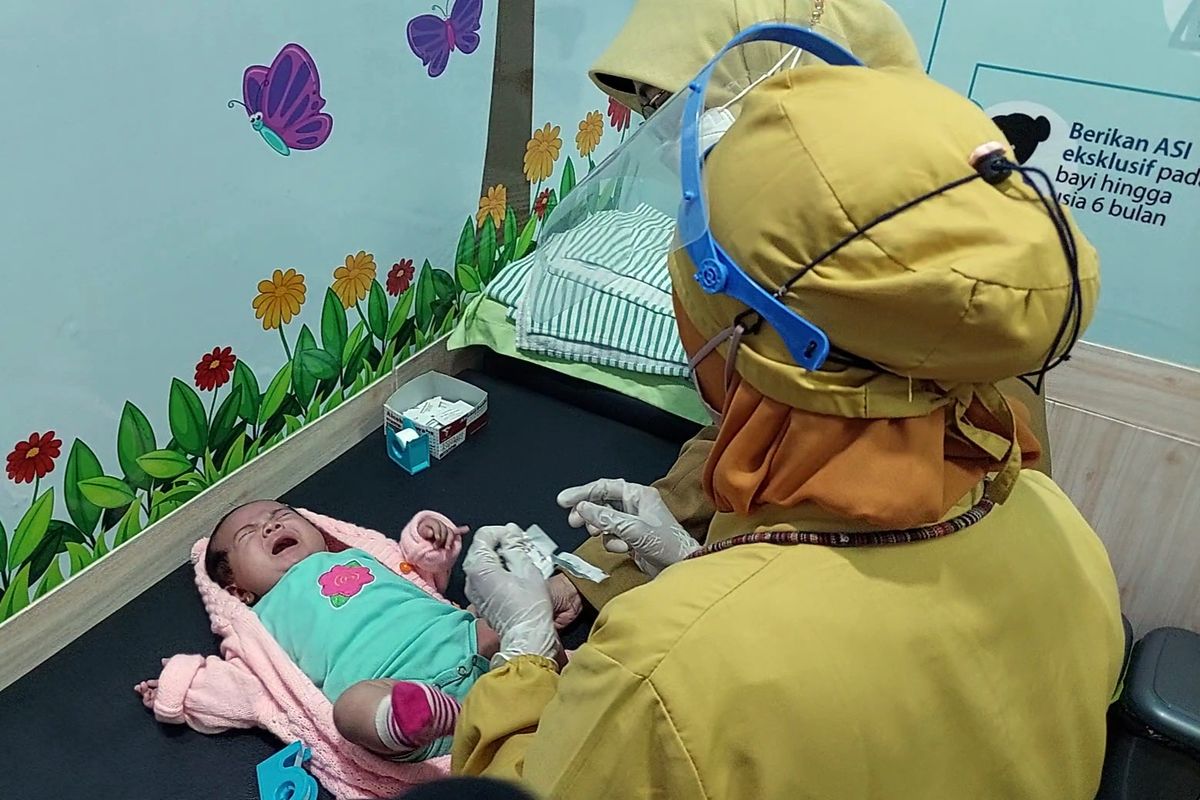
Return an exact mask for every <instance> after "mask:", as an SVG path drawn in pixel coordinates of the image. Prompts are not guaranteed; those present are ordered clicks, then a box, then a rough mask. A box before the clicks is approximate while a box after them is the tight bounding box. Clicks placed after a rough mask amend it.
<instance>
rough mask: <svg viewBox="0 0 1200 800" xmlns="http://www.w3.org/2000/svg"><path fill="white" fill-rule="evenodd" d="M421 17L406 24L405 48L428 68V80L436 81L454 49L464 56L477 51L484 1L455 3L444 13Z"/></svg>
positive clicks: (473, 0) (435, 7)
mask: <svg viewBox="0 0 1200 800" xmlns="http://www.w3.org/2000/svg"><path fill="white" fill-rule="evenodd" d="M434 10H436V11H441V12H442V16H440V17H439V16H437V15H436V14H422V15H421V16H419V17H417V18H416V19H414V20H412V21H411V22H409V23H408V46H409V47H411V48H412V51H413V53H415V54H416V56H417V57H418V58H420V59H421V64H422V65H423V66H426V67H428V68H429V77H431V78H436V77H437V76H438V75H441V74H442V73H443V72H445V71H446V65H447V64H449V63H450V54H451V53H452V52H454V50H455V48H457V49H458V50H460V51H461V52H462V53H464V54H467V55H469V54H471V53H474V52H475V51H476V50H477V49H478V48H479V20H480V17H482V16H483V0H456V2H455V3H454V5H453V6H452V7H451V9H450V13H449V14H447V13H446V12H445V11H444V10H442V9H441V8H438V7H437V6H434Z"/></svg>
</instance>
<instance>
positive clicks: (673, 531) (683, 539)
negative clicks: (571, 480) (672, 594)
mask: <svg viewBox="0 0 1200 800" xmlns="http://www.w3.org/2000/svg"><path fill="white" fill-rule="evenodd" d="M558 504H559V505H560V506H562V507H563V508H567V509H570V511H571V513H570V515H569V516H568V517H567V520H568V521H569V522H570V523H571V527H573V528H582V527H586V528H587V531H588V533H589V534H590V535H592V536H600V537H601V540H602V541H603V542H604V549H605V550H607V551H608V552H610V553H628V552H632V553H633V563H634V564H636V565H637V568H638V569H640V570H641V571H642V572H644V573H646V574H647V575H649V576H650V577H651V578H653V577H655V576H657V575H658V574H659V573H660V572H662V571H663V570H664V569H666V568H667V567H669V566H671V565H672V564H675V563H678V562H680V561H682V560H683V559H685V558H687V557H688V556H689V555H691V554H692V553H694V552H695V551H696V550H699V549H700V545H699V544H697V543H696V540H695V539H693V538H692V537H691V536H690V535H689V534H688V532H687V531H685V530H684V529H683V528H682V527H681V526H680V524H679V523H678V522H677V521H676V519H675V518H674V517H673V516H671V512H670V511H668V510H667V505H666V503H664V502H663V499H662V495H661V494H659V493H658V490H657V489H652V488H650V487H649V486H640V485H638V484H636V483H626V482H625V481H623V480H610V479H603V480H598V481H593V482H592V483H589V484H587V485H586V486H577V487H575V488H573V489H567V490H565V491H564V492H562V494H560V495H559V496H558Z"/></svg>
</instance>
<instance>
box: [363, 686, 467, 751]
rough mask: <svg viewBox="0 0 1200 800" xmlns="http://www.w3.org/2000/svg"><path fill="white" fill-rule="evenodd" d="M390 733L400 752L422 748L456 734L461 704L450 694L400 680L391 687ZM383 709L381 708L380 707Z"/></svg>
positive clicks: (388, 716)
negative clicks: (456, 723)
mask: <svg viewBox="0 0 1200 800" xmlns="http://www.w3.org/2000/svg"><path fill="white" fill-rule="evenodd" d="M384 702H386V703H387V704H388V705H389V706H390V709H389V711H390V713H389V714H388V715H387V732H388V734H389V738H390V739H391V740H392V741H390V742H389V741H388V740H387V738H384V737H382V733H383V732H382V731H380V734H381V737H380V738H384V743H385V744H388V745H392V744H394V745H396V746H395V748H394V749H396V750H397V751H405V750H408V751H412V750H420V749H421V748H422V747H425V746H426V745H429V744H430V743H432V742H434V741H435V740H437V739H440V738H441V737H443V736H449V735H451V734H452V733H454V723H455V722H456V721H457V720H458V711H459V704H458V701H457V700H455V699H454V698H453V697H451V696H450V695H448V694H446V693H445V692H443V691H442V690H441V689H438V688H436V687H433V686H427V685H426V684H423V683H413V682H411V681H400V682H398V683H397V684H396V685H395V686H393V687H392V695H391V697H390V698H389V699H388V700H386V701H384ZM380 710H381V711H382V709H380Z"/></svg>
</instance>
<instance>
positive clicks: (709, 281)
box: [678, 23, 865, 370]
mask: <svg viewBox="0 0 1200 800" xmlns="http://www.w3.org/2000/svg"><path fill="white" fill-rule="evenodd" d="M764 41H765V42H778V43H780V44H785V45H791V46H792V47H797V48H800V49H802V50H804V51H806V52H808V53H811V54H813V55H814V56H817V57H818V58H820V59H821V60H823V61H825V62H826V63H828V64H830V65H832V66H844V67H862V68H865V67H864V65H863V63H862V62H861V61H860V60H858V59H857V58H856V57H855V56H854V55H853V54H852V53H850V51H848V50H846V49H845V48H843V47H842V46H841V45H839V44H837V43H836V42H833V41H832V40H830V39H828V38H826V37H824V36H821V35H820V34H817V33H814V32H813V31H811V30H809V29H808V28H801V27H799V26H796V25H786V24H780V23H762V24H759V25H755V26H753V27H750V28H747V29H746V30H744V31H742V32H741V33H739V34H738V35H737V36H735V37H734V38H733V39H732V40H730V41H729V43H728V44H726V45H725V47H724V48H722V49H721V52H719V53H717V55H716V56H714V57H713V59H712V60H711V61H710V62H709V63H708V65H707V66H705V68H704V69H703V70H701V71H700V73H699V74H698V75H697V76H696V77H695V78H694V79H693V80H692V82H691V83H690V84H689V85H688V87H687V90H686V91H687V94H688V96H687V97H686V98H685V106H684V110H683V121H682V131H681V148H680V149H681V156H680V178H681V184H682V190H683V199H682V202H681V203H680V206H679V212H678V235H679V240H680V242H681V243H682V246H683V249H684V250H685V252H687V254H688V256H689V257H690V258H691V259H692V263H693V264H694V265H695V266H696V274H695V279H696V282H697V283H698V284H699V285H700V287H701V288H702V289H703V290H704V291H705V292H707V293H708V294H725V295H728V296H729V297H732V298H734V299H736V300H738V301H740V302H741V303H743V304H744V305H746V306H748V307H749V308H751V309H753V310H754V312H756V313H757V314H758V315H759V316H760V317H761V318H762V319H763V320H764V321H765V322H766V323H767V324H769V325H770V326H771V327H772V328H774V329H775V331H776V332H777V333H778V334H779V335H780V336H781V337H782V338H783V341H784V343H785V344H786V345H787V348H788V352H789V353H791V355H792V358H793V359H794V360H795V361H796V363H797V364H798V365H800V366H801V367H803V368H805V369H808V370H817V369H820V368H821V367H822V366H823V365H824V364H825V360H826V359H827V358H828V357H829V350H830V345H829V337H828V336H827V335H826V334H825V331H823V330H821V329H820V328H819V327H817V326H816V325H814V324H813V323H811V322H809V321H808V320H806V319H805V318H804V317H802V316H800V315H799V314H797V313H796V312H795V311H793V310H792V309H790V308H788V307H787V306H786V305H784V304H783V302H782V300H780V295H781V294H782V292H783V291H784V290H786V287H785V289H784V290H776V292H775V293H772V292H768V291H767V290H766V289H765V288H763V287H762V286H760V285H759V284H758V283H756V282H755V281H754V280H753V279H752V278H750V276H749V275H747V274H746V272H745V271H744V270H743V269H742V268H741V267H740V266H738V264H737V262H736V261H734V260H733V259H732V258H731V257H730V256H729V254H728V253H726V252H725V250H724V248H722V247H721V243H720V242H718V241H717V240H716V238H715V237H714V236H713V234H712V229H711V228H710V227H709V217H708V206H707V204H706V203H705V196H704V182H703V167H704V158H705V156H706V155H707V153H706V152H704V151H703V149H702V146H701V131H702V127H701V119H702V117H703V116H704V112H705V104H704V96H705V93H706V91H707V89H708V84H709V81H710V80H711V78H712V75H713V72H714V70H715V69H716V68H717V65H718V64H719V63H720V61H721V59H722V58H724V57H725V55H726V54H727V53H728V52H729V51H730V50H733V49H735V48H737V47H741V46H742V45H744V44H748V43H750V42H764Z"/></svg>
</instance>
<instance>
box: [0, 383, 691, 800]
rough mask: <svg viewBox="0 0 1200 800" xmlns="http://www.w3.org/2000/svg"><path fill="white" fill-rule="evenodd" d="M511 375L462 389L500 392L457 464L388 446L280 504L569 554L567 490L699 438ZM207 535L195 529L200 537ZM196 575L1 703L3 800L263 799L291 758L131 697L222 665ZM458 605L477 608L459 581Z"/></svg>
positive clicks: (179, 576) (635, 475) (640, 473)
mask: <svg viewBox="0 0 1200 800" xmlns="http://www.w3.org/2000/svg"><path fill="white" fill-rule="evenodd" d="M499 364H500V362H491V363H490V364H489V366H488V372H490V373H499V374H504V375H505V378H504V379H501V378H497V377H494V376H493V375H491V374H484V373H476V372H468V373H464V374H463V375H461V376H460V377H462V378H464V379H465V380H468V381H470V382H472V383H475V384H476V385H478V386H480V387H481V388H483V389H485V390H486V391H487V392H488V395H489V409H490V423H489V425H488V427H487V428H486V429H484V430H483V431H482V432H480V433H479V434H478V435H477V436H476V437H474V438H472V439H470V440H468V441H467V443H466V444H464V445H463V446H462V447H460V448H459V449H458V450H456V451H454V452H453V453H451V454H450V455H449V456H448V457H447V459H446V460H445V461H443V462H435V463H434V465H433V466H432V467H431V468H430V469H429V470H427V471H426V472H424V473H422V474H420V475H417V476H415V477H409V476H408V475H407V474H405V473H404V472H403V471H402V470H401V469H400V468H399V467H397V466H395V465H393V464H392V463H391V462H390V461H389V460H388V458H387V456H386V455H385V453H384V446H383V439H382V435H381V434H379V433H376V434H373V435H372V436H370V437H368V438H367V439H366V440H365V441H363V442H361V443H359V444H358V445H356V446H355V447H354V448H353V449H351V450H350V451H349V452H348V453H346V454H345V455H343V456H342V457H341V458H340V459H338V460H337V461H335V462H334V463H333V464H331V465H329V466H328V467H326V468H325V469H323V470H321V471H320V472H319V473H317V474H316V475H314V476H313V477H311V478H309V479H308V480H307V481H304V482H303V483H302V484H300V485H299V486H297V487H296V488H295V489H294V490H292V491H291V492H289V493H288V494H287V495H285V496H284V497H283V498H282V499H283V500H285V501H286V502H289V503H291V504H292V505H296V506H302V507H306V508H310V509H312V510H314V511H318V512H320V513H323V514H327V515H329V516H333V517H337V518H341V519H345V520H348V521H351V522H355V523H357V524H360V525H364V526H366V527H369V528H375V529H377V530H380V531H383V532H385V533H387V534H389V535H393V536H394V535H396V534H398V533H399V531H400V529H401V527H402V526H403V524H404V523H405V522H406V521H407V520H408V519H409V518H410V517H411V516H412V514H413V513H415V512H416V511H419V510H421V509H426V508H430V509H435V510H439V511H442V512H444V513H446V514H447V515H448V516H450V517H451V518H452V519H454V520H455V521H456V522H459V523H460V524H463V525H469V526H471V528H472V529H474V528H476V527H478V526H480V525H486V524H496V523H504V522H510V521H512V522H518V523H521V524H530V523H537V524H539V525H541V526H542V527H543V528H544V529H545V530H546V532H547V533H549V534H550V535H551V536H553V537H555V538H556V539H558V540H559V542H560V544H563V545H565V546H568V547H571V546H574V545H575V544H576V543H577V542H578V541H580V540H581V538H582V537H581V536H580V535H579V534H578V533H577V532H575V531H572V530H570V529H569V528H568V527H567V526H566V523H565V519H566V518H565V515H564V514H563V513H562V512H561V511H559V510H558V509H557V507H556V506H555V504H554V497H555V495H556V494H557V492H558V490H559V489H561V488H564V487H566V486H570V485H573V484H576V483H582V482H585V481H588V480H590V479H592V478H597V477H612V476H622V477H626V478H629V479H631V480H636V481H640V482H649V481H652V480H654V479H655V478H658V477H660V476H661V475H662V474H664V473H665V472H666V470H667V469H668V468H669V466H670V465H671V463H672V462H673V461H674V459H675V456H676V454H677V452H678V449H679V445H680V443H681V436H683V435H686V433H687V430H688V429H687V427H686V426H685V427H683V428H680V426H679V425H678V424H677V423H675V422H672V419H673V418H669V417H667V415H665V414H663V415H661V417H660V415H659V413H658V412H655V411H654V410H653V409H650V408H649V407H647V406H644V405H641V404H638V406H639V408H637V409H636V415H637V416H638V419H637V420H636V422H635V424H634V425H631V424H627V423H626V422H623V421H621V419H624V418H627V417H628V415H627V413H626V412H628V411H629V410H630V409H629V407H628V405H627V402H628V401H627V399H626V398H615V397H614V398H611V399H612V401H613V402H612V403H611V404H606V402H605V399H604V394H603V393H600V392H588V393H587V394H588V397H589V402H588V403H586V404H581V405H586V407H587V408H589V409H591V410H583V409H582V408H580V406H579V405H572V404H571V403H570V402H569V399H570V398H571V394H572V392H577V391H578V389H579V387H578V386H574V385H572V384H570V382H566V383H564V384H563V386H564V387H565V388H566V391H565V393H564V392H549V393H547V392H545V391H544V390H545V388H546V387H544V386H539V387H538V389H539V390H538V391H535V390H534V389H531V388H529V385H530V383H531V382H530V381H526V380H523V379H522V377H521V376H520V375H518V374H514V373H511V372H505V371H504V370H503V369H502V368H497V367H498V365H499ZM538 379H539V380H550V378H548V377H547V376H545V375H542V376H539V378H538ZM510 381H521V383H515V382H510ZM549 394H553V395H555V396H554V397H551V396H548V395H549ZM560 398H566V399H560ZM613 409H619V410H620V411H619V413H614V411H613ZM656 418H660V421H661V425H660V426H657V427H656V426H655V425H654V424H653V423H654V421H655V419H656ZM653 430H657V431H658V435H656V434H655V433H651V432H649V431H653ZM205 524H207V523H205ZM207 532H208V531H207V529H201V530H197V532H196V535H197V538H198V537H199V536H201V535H203V534H206V533H207ZM118 557H119V556H118ZM191 573H192V568H191V566H190V565H185V566H183V567H180V568H179V569H177V570H176V571H175V572H173V573H172V574H170V575H168V576H167V577H166V578H164V579H163V580H162V581H160V582H159V583H158V584H156V585H155V586H154V587H152V588H151V589H149V590H148V591H146V592H145V593H143V594H142V595H141V596H140V597H138V598H137V599H136V600H134V601H133V602H132V603H130V604H128V605H127V606H125V607H124V608H123V609H121V610H120V611H119V612H117V613H116V614H114V615H113V616H112V617H110V618H109V619H107V620H105V621H104V622H102V623H101V624H100V625H98V626H96V627H95V628H93V629H92V630H91V631H89V632H88V633H87V634H85V635H84V636H82V637H80V638H79V639H77V640H76V641H75V642H73V643H72V644H71V645H69V646H68V647H67V648H66V649H64V650H63V651H62V652H60V653H59V654H58V655H56V656H54V657H53V658H52V659H50V660H49V661H47V662H46V663H44V664H42V665H41V666H40V667H39V668H38V669H36V670H34V671H33V672H32V673H30V674H29V675H27V676H26V677H24V678H23V679H21V680H20V681H18V682H17V683H15V684H13V685H12V686H11V687H9V688H8V689H7V690H5V691H4V692H2V693H0V798H4V800H59V798H74V797H81V798H83V797H86V798H89V799H90V800H140V799H141V798H146V800H255V799H256V798H257V797H258V790H257V783H256V778H255V766H256V765H257V764H258V762H260V761H262V760H263V759H265V758H267V757H269V756H270V755H272V754H273V753H275V752H276V751H277V750H278V749H279V748H280V747H281V746H282V745H281V743H279V742H278V741H276V740H275V739H274V738H273V737H271V736H270V735H268V734H265V733H261V732H257V731H249V732H241V733H230V734H223V735H220V736H202V735H200V734H198V733H195V732H194V731H191V730H190V729H187V728H184V727H176V726H163V725H159V724H158V723H156V722H155V721H154V719H153V718H152V717H151V716H150V714H149V712H147V711H146V710H144V709H143V708H142V706H141V703H140V702H139V701H138V698H137V696H136V695H135V694H134V692H133V685H134V684H135V683H136V682H138V681H139V680H142V679H144V678H148V677H154V676H155V675H157V673H158V669H159V658H160V657H161V656H167V655H172V654H175V653H215V652H216V640H215V637H214V636H213V635H212V633H211V632H210V631H209V627H208V618H207V616H206V615H205V613H204V610H203V607H202V606H201V604H200V599H199V597H198V595H197V594H196V591H195V587H194V585H193V583H192V574H191ZM449 593H450V595H451V597H452V599H455V600H457V601H459V602H462V601H463V600H464V597H463V594H462V574H461V572H460V571H459V572H456V574H455V575H454V576H453V578H452V581H451V586H450V591H449ZM589 622H590V620H584V621H582V622H581V623H580V624H579V625H577V626H576V627H574V628H573V629H572V631H571V632H570V634H569V635H568V636H567V639H568V644H569V645H571V646H576V645H578V644H579V642H581V641H582V639H583V638H585V637H586V632H587V631H586V627H587V624H588V623H589ZM2 646H3V643H2V642H0V647H2ZM327 796H328V795H326V794H322V797H323V798H324V797H327Z"/></svg>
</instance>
